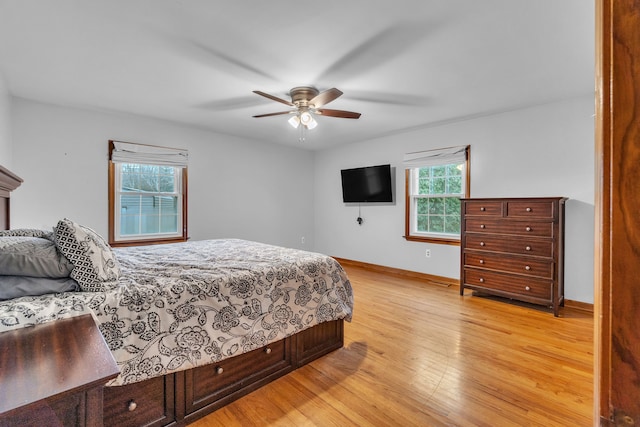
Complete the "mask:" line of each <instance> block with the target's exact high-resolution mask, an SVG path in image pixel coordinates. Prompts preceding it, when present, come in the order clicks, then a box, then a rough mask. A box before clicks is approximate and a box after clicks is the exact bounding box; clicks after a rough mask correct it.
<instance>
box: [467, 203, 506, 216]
mask: <svg viewBox="0 0 640 427" xmlns="http://www.w3.org/2000/svg"><path fill="white" fill-rule="evenodd" d="M463 206H464V212H463V214H464V215H482V216H502V202H496V201H482V200H474V201H467V202H465V203H464V204H463Z"/></svg>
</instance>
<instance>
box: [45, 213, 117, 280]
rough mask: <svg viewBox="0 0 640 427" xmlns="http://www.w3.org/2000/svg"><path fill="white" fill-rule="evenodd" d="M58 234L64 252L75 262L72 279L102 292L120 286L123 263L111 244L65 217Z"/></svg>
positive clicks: (55, 234)
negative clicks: (121, 264)
mask: <svg viewBox="0 0 640 427" xmlns="http://www.w3.org/2000/svg"><path fill="white" fill-rule="evenodd" d="M54 236H55V241H56V245H57V246H58V249H60V252H62V254H63V255H64V256H65V257H67V259H68V260H69V261H70V262H71V264H73V270H71V274H70V276H71V278H72V279H74V280H75V281H76V282H78V284H79V285H80V289H81V290H82V291H85V292H101V291H105V290H109V289H113V288H115V287H116V286H117V285H118V277H120V266H119V265H118V261H117V260H116V257H115V255H114V253H113V251H112V250H111V246H109V244H108V243H107V242H106V241H105V240H104V239H103V238H102V236H100V235H99V234H98V233H96V232H95V231H93V230H92V229H90V228H88V227H85V226H82V225H80V224H78V223H76V222H73V221H71V220H70V219H67V218H65V219H62V220H60V221H59V222H58V225H57V226H56V227H55V230H54Z"/></svg>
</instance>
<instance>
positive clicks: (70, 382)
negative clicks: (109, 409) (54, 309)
mask: <svg viewBox="0 0 640 427" xmlns="http://www.w3.org/2000/svg"><path fill="white" fill-rule="evenodd" d="M119 373H120V371H119V369H118V366H117V365H116V362H115V360H114V359H113V356H112V355H111V352H110V351H109V348H108V347H107V344H106V342H105V341H104V338H103V337H102V334H101V333H100V330H99V329H98V326H97V325H96V323H95V322H94V320H93V317H91V315H90V314H86V315H82V316H78V317H73V318H69V319H62V320H56V321H53V322H49V323H44V324H41V325H37V326H33V327H27V328H22V329H16V330H11V331H6V332H2V333H0V426H37V427H44V426H102V425H103V416H102V413H103V412H102V397H103V387H104V385H105V384H106V383H107V381H108V380H110V379H112V378H115V377H116V376H117V375H118V374H119Z"/></svg>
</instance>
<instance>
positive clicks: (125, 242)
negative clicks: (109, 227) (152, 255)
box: [109, 237, 187, 248]
mask: <svg viewBox="0 0 640 427" xmlns="http://www.w3.org/2000/svg"><path fill="white" fill-rule="evenodd" d="M186 241H187V239H185V238H184V237H172V238H170V239H147V240H118V241H109V245H110V246H111V247H114V248H118V247H127V246H144V245H161V244H165V243H180V242H186Z"/></svg>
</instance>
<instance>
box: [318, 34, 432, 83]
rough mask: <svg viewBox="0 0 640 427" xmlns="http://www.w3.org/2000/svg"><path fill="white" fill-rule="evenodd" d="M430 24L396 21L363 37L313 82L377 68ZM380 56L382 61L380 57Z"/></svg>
mask: <svg viewBox="0 0 640 427" xmlns="http://www.w3.org/2000/svg"><path fill="white" fill-rule="evenodd" d="M433 27H434V25H432V26H431V27H426V28H425V26H424V24H417V23H410V22H404V23H398V24H397V25H394V26H391V27H389V28H387V29H385V30H383V31H381V32H379V33H377V34H374V35H372V36H371V37H369V38H368V39H367V40H364V41H363V42H362V43H361V44H359V45H358V46H354V47H353V48H352V49H351V50H350V51H348V52H346V53H345V54H344V55H343V56H342V57H340V58H338V59H337V60H336V61H335V62H334V63H333V64H331V65H330V66H329V67H328V68H327V69H325V70H324V71H322V72H321V73H320V75H319V76H317V77H316V79H315V80H314V81H316V82H323V81H342V80H345V79H346V78H349V77H352V76H354V75H358V74H360V73H362V72H363V71H365V70H366V71H370V70H372V69H374V68H376V67H379V66H381V65H383V64H385V63H387V62H388V61H390V60H391V59H392V58H395V57H397V56H399V55H401V54H402V53H403V52H406V51H407V50H409V49H410V48H412V47H413V46H414V45H416V44H418V43H419V42H420V41H422V40H423V39H424V38H425V37H426V35H427V34H429V33H430V32H433ZM381 58H384V60H381Z"/></svg>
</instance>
